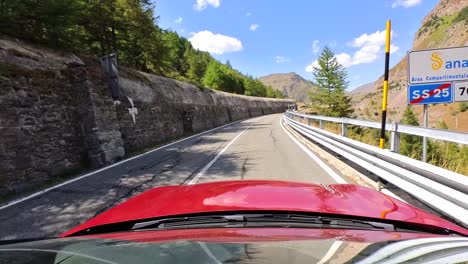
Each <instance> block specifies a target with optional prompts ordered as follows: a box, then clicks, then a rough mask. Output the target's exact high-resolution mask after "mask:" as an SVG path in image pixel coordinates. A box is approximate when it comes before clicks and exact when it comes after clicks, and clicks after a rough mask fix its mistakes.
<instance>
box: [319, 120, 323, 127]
mask: <svg viewBox="0 0 468 264" xmlns="http://www.w3.org/2000/svg"><path fill="white" fill-rule="evenodd" d="M319 124H320V129H323V120H319Z"/></svg>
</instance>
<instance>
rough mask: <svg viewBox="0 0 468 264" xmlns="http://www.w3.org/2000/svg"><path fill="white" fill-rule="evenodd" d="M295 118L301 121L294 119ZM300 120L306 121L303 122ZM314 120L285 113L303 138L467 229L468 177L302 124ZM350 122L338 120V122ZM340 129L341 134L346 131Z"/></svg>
mask: <svg viewBox="0 0 468 264" xmlns="http://www.w3.org/2000/svg"><path fill="white" fill-rule="evenodd" d="M295 118H296V119H300V121H296V120H294V119H295ZM303 118H304V119H305V118H307V119H305V120H303ZM313 118H316V116H308V115H302V114H298V113H294V112H286V113H285V121H286V123H287V124H288V125H289V126H290V127H291V128H293V129H295V130H296V131H298V132H299V133H301V134H302V135H303V136H305V137H307V138H310V139H312V140H313V141H315V142H317V143H319V144H321V145H323V146H324V147H326V148H328V149H329V150H331V151H333V152H335V153H336V154H338V155H341V156H343V157H344V158H346V159H348V160H350V161H351V162H353V163H355V164H357V165H359V166H361V167H363V168H365V169H366V170H368V171H370V172H372V173H374V174H375V175H377V176H378V177H379V178H382V179H384V180H385V181H387V182H390V183H392V184H394V185H395V186H397V187H398V188H400V189H402V190H404V191H406V192H407V193H409V194H411V195H412V196H414V197H416V198H417V199H418V200H420V201H421V202H423V203H425V204H427V205H428V206H430V207H432V208H434V209H435V210H437V211H439V212H440V213H442V214H443V215H445V216H448V217H450V218H451V219H454V220H455V221H457V222H459V223H460V224H461V225H464V226H465V227H468V177H466V176H464V175H461V174H458V173H455V172H452V171H449V170H445V169H442V168H439V167H436V166H433V165H431V164H427V163H424V162H421V161H418V160H414V159H411V158H408V157H405V156H402V155H399V154H397V153H394V152H390V151H388V150H383V149H379V148H377V147H374V146H371V145H367V144H364V143H362V142H358V141H355V140H353V139H350V138H346V137H345V135H346V133H342V135H336V134H334V133H331V132H328V131H325V130H323V129H320V128H316V127H313V126H310V125H309V124H304V123H302V122H301V121H306V122H307V123H310V122H309V121H307V120H313ZM325 119H328V120H325ZM318 120H325V121H331V120H335V121H337V119H335V118H331V119H330V118H328V117H321V119H318ZM350 120H351V119H348V120H343V119H339V121H340V122H342V121H350ZM332 122H333V121H332ZM351 122H353V124H356V125H358V123H359V124H363V123H361V121H359V120H358V121H357V122H356V120H351ZM364 122H366V123H367V122H368V121H364ZM371 123H372V122H371ZM346 124H350V122H347V123H346ZM389 126H390V127H391V125H389ZM379 128H380V124H379ZM343 130H344V129H342V132H346V130H344V131H343ZM445 132H447V131H445Z"/></svg>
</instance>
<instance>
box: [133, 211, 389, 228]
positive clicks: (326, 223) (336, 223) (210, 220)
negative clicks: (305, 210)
mask: <svg viewBox="0 0 468 264" xmlns="http://www.w3.org/2000/svg"><path fill="white" fill-rule="evenodd" d="M214 227H303V228H341V229H365V230H381V231H395V227H394V225H393V224H388V223H381V222H375V221H367V220H357V219H350V218H337V217H329V216H326V217H325V216H310V215H300V214H232V215H208V216H185V217H174V218H164V219H159V220H152V221H147V222H139V223H135V224H134V225H133V227H132V228H131V230H148V229H165V230H167V229H186V228H214Z"/></svg>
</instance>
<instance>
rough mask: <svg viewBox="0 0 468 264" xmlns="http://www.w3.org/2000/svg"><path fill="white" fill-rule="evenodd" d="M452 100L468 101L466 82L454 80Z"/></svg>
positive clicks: (467, 83)
mask: <svg viewBox="0 0 468 264" xmlns="http://www.w3.org/2000/svg"><path fill="white" fill-rule="evenodd" d="M453 92H454V94H455V96H454V101H455V102H464V101H468V82H456V83H455V86H454V91H453Z"/></svg>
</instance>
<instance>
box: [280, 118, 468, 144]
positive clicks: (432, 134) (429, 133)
mask: <svg viewBox="0 0 468 264" xmlns="http://www.w3.org/2000/svg"><path fill="white" fill-rule="evenodd" d="M287 113H289V114H291V115H294V116H299V117H302V118H306V119H309V120H318V121H319V122H320V123H321V125H320V127H322V128H323V121H328V122H333V123H340V124H342V125H343V126H346V125H356V126H362V127H369V128H377V129H380V128H381V123H380V122H373V121H366V120H359V119H351V118H346V117H327V116H319V115H305V114H299V113H295V112H291V111H288V112H287ZM385 130H387V131H390V132H393V134H395V136H397V135H398V134H400V133H404V134H410V135H415V136H421V137H428V138H433V139H439V140H444V141H449V142H454V143H459V144H465V145H468V133H465V132H457V131H450V130H443V129H434V128H423V127H417V126H409V125H402V124H399V123H398V122H394V123H391V124H386V126H385ZM345 131H346V129H345ZM393 134H392V137H393V136H394V135H393ZM344 136H345V135H344ZM394 140H395V141H397V140H399V136H397V138H395V139H394ZM395 144H397V143H395ZM398 145H399V141H398Z"/></svg>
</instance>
